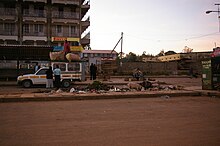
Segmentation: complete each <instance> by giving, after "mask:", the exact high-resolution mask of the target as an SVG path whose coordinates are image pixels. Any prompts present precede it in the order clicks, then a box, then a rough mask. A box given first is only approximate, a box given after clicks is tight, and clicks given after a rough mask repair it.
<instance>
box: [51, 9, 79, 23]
mask: <svg viewBox="0 0 220 146" xmlns="http://www.w3.org/2000/svg"><path fill="white" fill-rule="evenodd" d="M67 22H68V23H76V24H78V23H79V13H71V12H59V11H53V12H52V23H67Z"/></svg>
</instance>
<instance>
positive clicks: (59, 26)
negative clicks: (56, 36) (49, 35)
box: [56, 25, 62, 33]
mask: <svg viewBox="0 0 220 146" xmlns="http://www.w3.org/2000/svg"><path fill="white" fill-rule="evenodd" d="M56 31H57V33H62V26H61V25H57V30H56Z"/></svg>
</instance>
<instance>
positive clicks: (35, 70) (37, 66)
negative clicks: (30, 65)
mask: <svg viewBox="0 0 220 146" xmlns="http://www.w3.org/2000/svg"><path fill="white" fill-rule="evenodd" d="M38 69H40V65H38V62H37V63H36V65H35V66H34V72H37V71H38Z"/></svg>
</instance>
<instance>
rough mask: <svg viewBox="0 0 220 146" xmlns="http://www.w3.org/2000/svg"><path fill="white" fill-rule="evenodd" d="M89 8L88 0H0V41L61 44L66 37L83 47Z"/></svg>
mask: <svg viewBox="0 0 220 146" xmlns="http://www.w3.org/2000/svg"><path fill="white" fill-rule="evenodd" d="M89 9H90V1H89V0H1V1H0V14H1V17H0V44H3V45H52V46H61V45H62V44H63V41H64V40H65V39H67V40H68V41H70V42H71V45H72V46H77V45H79V44H81V45H82V46H83V47H85V46H87V45H89V44H90V39H89V37H88V36H89V35H84V36H85V37H84V38H81V36H82V34H83V33H84V32H85V30H86V29H87V28H88V27H89V26H90V20H89V16H87V15H86V14H87V12H88V10H89ZM88 34H89V33H88Z"/></svg>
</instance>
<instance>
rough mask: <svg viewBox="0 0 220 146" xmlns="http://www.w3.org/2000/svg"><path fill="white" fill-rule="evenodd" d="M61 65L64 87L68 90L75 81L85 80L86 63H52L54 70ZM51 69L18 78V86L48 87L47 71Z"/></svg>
mask: <svg viewBox="0 0 220 146" xmlns="http://www.w3.org/2000/svg"><path fill="white" fill-rule="evenodd" d="M56 65H59V68H60V70H61V84H62V87H64V88H67V87H69V86H70V85H71V82H73V81H84V80H85V69H84V62H52V63H51V66H52V69H54V68H55V67H56ZM48 69H49V67H42V68H40V69H39V70H38V71H37V72H35V73H34V74H26V75H21V76H18V77H17V83H18V85H22V86H23V87H25V88H29V87H31V86H33V85H46V71H47V70H48Z"/></svg>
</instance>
